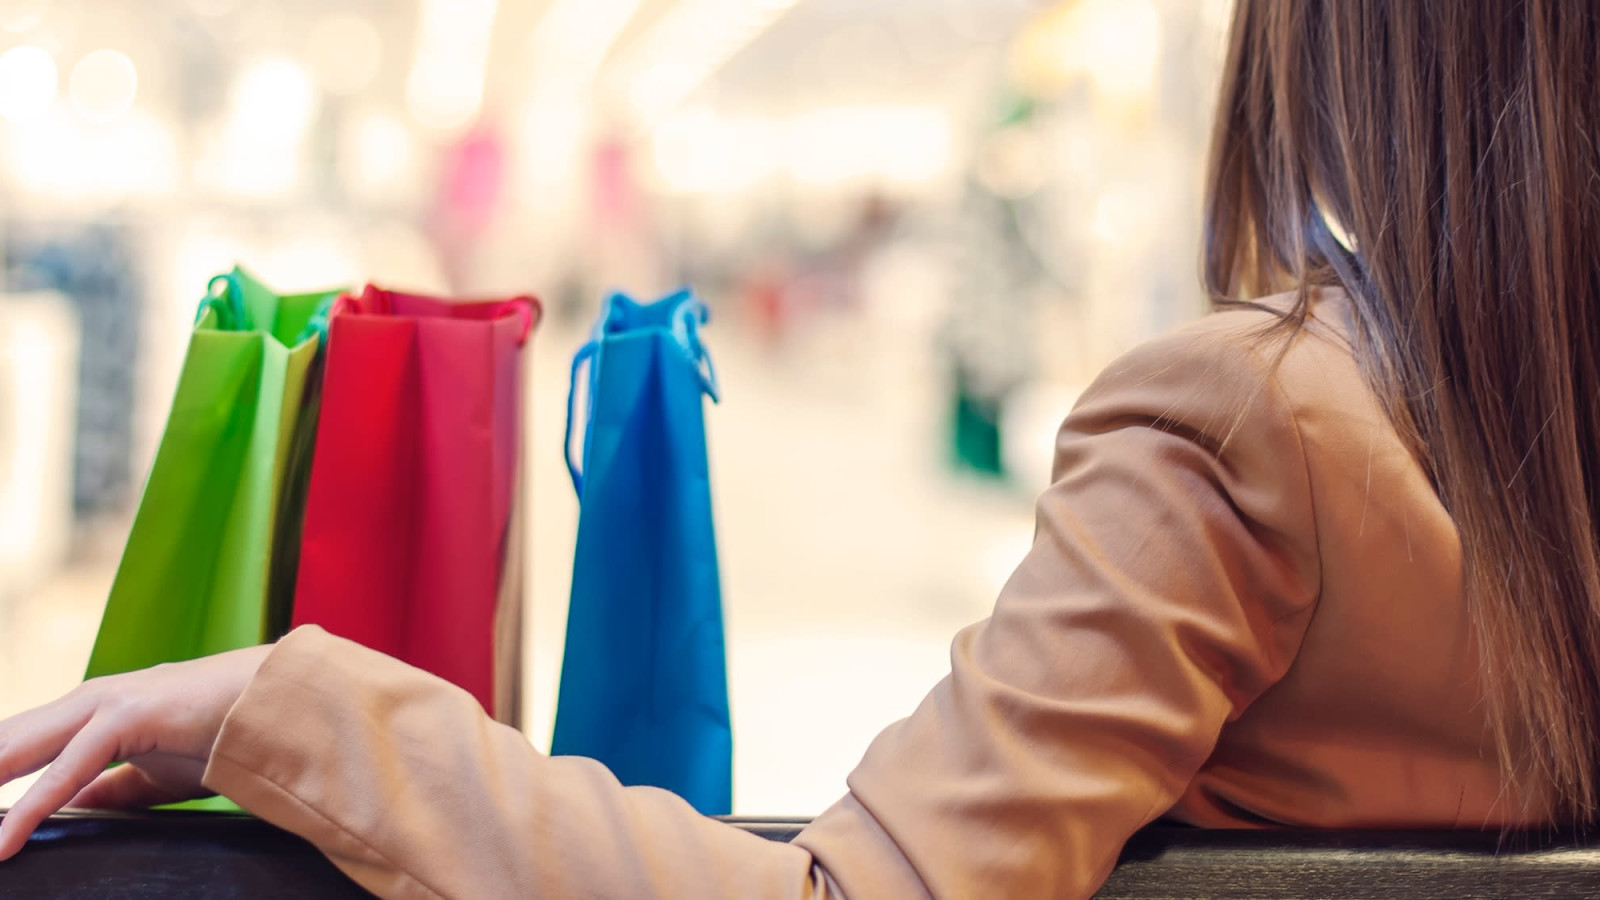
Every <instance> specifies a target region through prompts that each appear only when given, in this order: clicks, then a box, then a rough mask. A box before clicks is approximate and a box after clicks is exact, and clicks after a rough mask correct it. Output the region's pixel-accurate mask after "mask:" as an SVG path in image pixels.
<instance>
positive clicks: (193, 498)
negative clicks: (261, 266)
mask: <svg viewBox="0 0 1600 900" xmlns="http://www.w3.org/2000/svg"><path fill="white" fill-rule="evenodd" d="M207 293H208V296H207V297H206V299H205V301H204V302H203V303H202V304H201V308H200V315H199V320H198V321H197V322H196V324H195V330H194V335H193V337H192V338H191V340H190V343H189V351H188V355H187V357H186V358H185V360H184V364H183V371H182V374H181V375H180V376H179V379H178V391H177V395H176V397H174V399H173V401H172V412H171V415H170V416H169V418H168V420H167V428H166V432H165V434H164V435H163V436H162V439H161V445H160V447H159V449H158V450H157V451H156V459H155V465H154V467H153V468H152V469H151V472H150V480H149V482H148V483H147V484H146V485H145V490H144V497H143V499H142V500H141V501H140V503H139V510H138V514H137V515H136V517H135V518H134V522H133V530H132V532H131V533H130V534H129V536H128V544H127V548H126V549H125V550H124V551H123V554H122V563H121V565H120V566H119V567H118V569H117V576H116V580H115V581H114V582H113V583H112V586H111V596H110V598H109V599H108V600H107V602H106V611H105V616H104V618H103V619H102V620H101V624H100V635H99V638H98V639H97V640H96V641H95V646H94V652H93V654H92V655H91V657H90V659H89V670H88V675H87V677H91V678H92V677H95V676H99V675H109V674H113V673H118V672H127V671H131V670H134V669H142V668H146V667H148V666H153V665H156V664H157V663H163V662H174V661H178V660H185V659H194V658H196V657H199V656H206V655H209V654H213V653H221V652H223V651H225V650H234V649H238V648H241V647H248V646H252V645H255V644H260V643H263V642H265V641H268V640H271V639H274V638H276V637H278V636H279V634H280V633H281V629H282V628H283V627H285V626H286V624H287V622H288V621H289V606H290V604H291V603H292V600H293V593H294V584H295V572H294V568H295V559H296V554H298V551H299V540H298V523H299V520H300V517H301V510H302V509H303V507H304V502H305V485H306V481H307V475H308V473H309V467H310V451H311V446H312V441H311V437H312V435H311V434H310V432H312V431H314V430H315V427H316V403H317V396H318V382H319V380H320V379H318V377H317V372H316V367H317V365H318V363H319V357H318V350H319V348H320V346H321V335H322V334H323V333H325V332H326V323H327V310H328V306H329V305H330V304H331V302H332V300H333V298H334V297H336V296H337V295H338V291H323V292H320V293H314V294H299V295H295V296H285V297H280V296H278V295H277V294H275V293H273V292H272V291H271V290H270V289H268V288H267V287H265V286H263V285H262V284H261V283H260V282H258V281H256V280H255V279H254V278H252V277H251V276H250V275H248V274H246V273H245V272H244V271H243V270H241V269H239V268H237V267H235V268H234V270H233V271H232V272H230V273H228V274H226V275H219V276H217V277H216V278H214V279H212V281H211V288H210V290H208V292H207Z"/></svg>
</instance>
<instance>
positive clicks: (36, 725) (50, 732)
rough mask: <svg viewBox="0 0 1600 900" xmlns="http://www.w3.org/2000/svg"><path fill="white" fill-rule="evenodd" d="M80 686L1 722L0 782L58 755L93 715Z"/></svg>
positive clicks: (91, 702) (33, 769)
mask: <svg viewBox="0 0 1600 900" xmlns="http://www.w3.org/2000/svg"><path fill="white" fill-rule="evenodd" d="M94 710H95V701H94V699H93V698H92V697H91V696H90V692H89V691H87V690H85V689H83V688H80V689H78V690H76V691H73V692H72V693H70V694H68V695H66V696H65V697H62V698H61V699H59V700H57V701H55V702H54V703H50V704H48V705H46V706H41V707H39V708H38V709H34V710H29V711H28V712H25V713H21V714H19V715H16V716H12V717H11V718H9V719H7V720H5V721H4V722H0V785H3V784H5V783H7V782H10V781H15V780H16V779H18V778H21V777H22V776H24V775H29V774H32V773H34V772H37V771H39V770H40V769H42V768H44V767H45V766H47V765H49V764H50V761H51V760H53V759H55V758H56V756H57V755H59V754H60V753H61V751H62V749H63V748H65V747H66V746H67V743H68V742H69V741H71V740H72V738H73V736H74V735H76V734H77V733H78V732H79V731H80V730H82V728H83V726H84V725H85V724H87V723H88V721H89V719H90V717H91V716H93V715H94Z"/></svg>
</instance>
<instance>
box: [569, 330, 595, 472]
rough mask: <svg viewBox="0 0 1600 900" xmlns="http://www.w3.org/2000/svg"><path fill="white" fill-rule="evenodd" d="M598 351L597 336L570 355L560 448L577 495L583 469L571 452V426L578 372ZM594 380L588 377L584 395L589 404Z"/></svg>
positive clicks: (575, 407) (573, 420)
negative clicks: (569, 381) (569, 380)
mask: <svg viewBox="0 0 1600 900" xmlns="http://www.w3.org/2000/svg"><path fill="white" fill-rule="evenodd" d="M599 352H600V339H599V338H595V339H593V340H591V341H589V342H588V343H587V344H584V345H583V346H582V347H580V348H579V349H578V352H577V354H576V355H575V356H573V357H572V386H571V387H570V388H569V389H568V390H567V438H566V441H565V446H564V447H563V448H562V449H563V450H565V451H566V455H567V474H569V475H571V476H572V488H573V490H575V491H577V493H578V496H579V497H582V496H583V471H582V469H581V468H580V467H579V464H578V460H577V458H576V457H574V456H573V454H572V426H573V425H574V424H575V423H576V421H577V407H578V372H580V371H581V370H582V369H583V367H584V365H585V364H587V363H589V362H590V361H591V360H593V359H594V357H595V354H597V353H599ZM594 381H595V380H594V378H592V377H591V378H590V379H589V391H588V392H587V393H585V395H584V400H585V401H587V402H588V403H589V404H593V403H594V398H593V397H591V396H589V393H592V392H593V390H594ZM584 417H585V418H587V417H588V411H587V410H585V412H584Z"/></svg>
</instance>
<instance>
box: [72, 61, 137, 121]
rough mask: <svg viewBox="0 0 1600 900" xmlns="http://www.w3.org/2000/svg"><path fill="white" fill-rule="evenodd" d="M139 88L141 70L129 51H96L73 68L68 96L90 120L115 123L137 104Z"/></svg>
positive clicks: (79, 111) (76, 107)
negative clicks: (128, 53) (135, 65)
mask: <svg viewBox="0 0 1600 900" xmlns="http://www.w3.org/2000/svg"><path fill="white" fill-rule="evenodd" d="M138 91H139V72H138V70H137V69H135V68H134V65H133V60H131V59H129V58H128V57H127V54H125V53H122V52H120V51H117V50H110V49H102V50H95V51H93V52H91V53H89V54H87V55H86V56H84V57H83V59H80V60H78V63H77V65H75V66H73V67H72V75H71V77H70V78H69V79H68V81H67V95H68V97H70V98H71V100H72V108H73V109H75V110H77V112H78V115H80V116H83V118H84V119H86V120H87V121H90V122H96V123H106V122H114V121H116V120H117V118H118V117H120V116H122V115H123V114H124V113H126V112H127V111H128V109H129V108H130V107H132V106H133V99H134V96H135V95H136V94H137V93H138Z"/></svg>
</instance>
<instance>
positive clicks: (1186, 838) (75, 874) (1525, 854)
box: [0, 812, 1600, 900]
mask: <svg viewBox="0 0 1600 900" xmlns="http://www.w3.org/2000/svg"><path fill="white" fill-rule="evenodd" d="M727 821H729V822H730V823H731V824H733V825H735V826H737V827H740V828H743V829H745V830H747V831H750V832H752V833H755V834H758V835H760V836H762V837H766V838H769V839H771V840H789V839H790V838H792V837H794V835H795V834H796V833H798V832H799V830H800V828H801V827H802V826H803V825H804V824H805V823H804V821H803V820H798V819H752V818H733V819H729V820H727ZM0 895H4V896H8V897H10V896H16V897H60V898H72V897H122V898H134V900H140V898H152V900H153V898H211V897H228V898H240V900H245V898H285V900H287V898H311V900H321V898H349V897H365V896H367V895H366V894H365V893H364V892H363V891H362V890H361V889H360V888H358V887H356V885H355V884H354V883H352V882H351V881H349V880H348V879H346V878H345V877H344V876H343V875H342V874H340V872H339V871H338V870H337V869H335V868H334V867H333V865H332V864H331V863H329V862H328V861H327V860H326V859H324V858H323V857H322V855H321V854H319V853H318V852H317V851H316V850H315V849H313V848H312V847H311V846H310V845H309V844H307V843H305V842H304V841H302V840H300V839H299V838H296V837H294V836H293V835H290V834H288V833H286V832H283V831H280V830H278V829H276V828H273V827H272V826H270V825H267V824H266V823H264V822H262V821H260V820H257V819H253V818H250V817H247V816H233V815H224V814H210V813H187V812H150V813H137V814H112V813H93V814H91V813H65V814H62V815H58V816H55V817H53V818H51V819H50V821H49V822H48V823H46V824H45V825H44V826H43V827H41V828H40V829H39V832H38V833H37V834H36V835H34V837H33V839H32V840H31V841H30V843H29V846H28V849H27V850H26V851H24V852H23V853H22V854H20V855H18V856H17V857H16V858H15V859H13V860H12V861H10V862H8V863H5V864H0ZM1098 896H1100V897H1105V898H1130V897H1141V898H1156V897H1166V898H1176V897H1219V898H1220V897H1232V898H1269V897H1270V898H1284V897H1326V898H1356V897H1360V898H1390V897H1393V898H1406V900H1463V898H1474V897H1507V898H1512V897H1515V898H1535V900H1536V898H1557V897H1561V898H1567V897H1600V841H1596V842H1589V841H1584V840H1573V839H1558V838H1552V837H1548V836H1546V837H1538V836H1535V835H1529V834H1516V835H1511V836H1510V837H1508V838H1506V839H1505V840H1504V841H1502V839H1501V836H1500V835H1499V834H1498V833H1497V832H1476V831H1471V832H1468V831H1460V832H1451V831H1436V832H1380V831H1370V832H1323V831H1206V830H1201V829H1195V828H1185V827H1178V826H1155V827H1151V828H1148V829H1145V830H1144V831H1142V832H1140V833H1139V834H1137V835H1135V836H1134V838H1133V839H1132V840H1131V841H1129V842H1128V845H1127V848H1126V849H1125V850H1124V852H1123V854H1122V859H1121V861H1120V862H1119V863H1118V865H1117V868H1116V871H1115V872H1113V873H1112V875H1111V877H1110V879H1109V880H1108V881H1107V882H1106V885H1105V887H1104V888H1103V889H1102V890H1101V892H1100V893H1099V895H1098Z"/></svg>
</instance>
